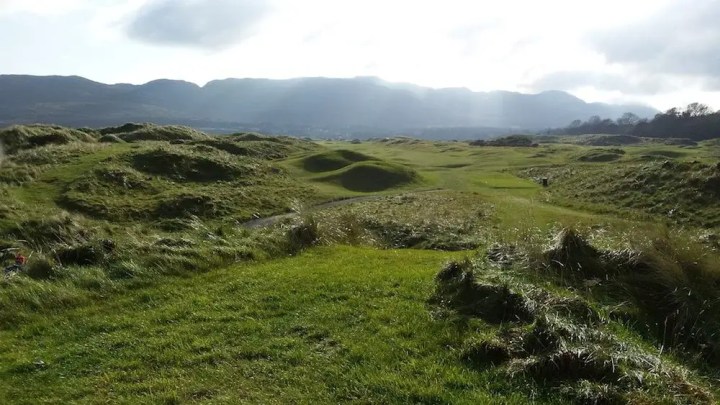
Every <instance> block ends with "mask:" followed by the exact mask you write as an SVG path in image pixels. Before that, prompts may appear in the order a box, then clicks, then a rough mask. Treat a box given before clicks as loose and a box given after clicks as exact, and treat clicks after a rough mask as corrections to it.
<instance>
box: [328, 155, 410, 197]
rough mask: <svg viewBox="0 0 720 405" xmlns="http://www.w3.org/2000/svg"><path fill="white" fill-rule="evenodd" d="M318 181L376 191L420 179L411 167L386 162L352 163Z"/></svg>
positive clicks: (359, 189) (347, 187)
mask: <svg viewBox="0 0 720 405" xmlns="http://www.w3.org/2000/svg"><path fill="white" fill-rule="evenodd" d="M318 180H319V181H324V182H331V183H336V184H338V185H340V186H342V187H343V188H345V189H347V190H350V191H358V192H377V191H383V190H388V189H391V188H396V187H401V186H406V185H409V184H412V183H415V182H419V181H420V176H419V175H418V174H417V173H416V172H415V171H414V170H412V169H411V168H409V167H405V166H402V165H398V164H393V163H386V162H359V163H353V164H351V165H349V166H346V167H344V168H342V169H340V170H337V171H335V172H332V173H331V174H329V175H327V176H324V177H321V178H319V179H318Z"/></svg>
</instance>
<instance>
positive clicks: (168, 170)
mask: <svg viewBox="0 0 720 405" xmlns="http://www.w3.org/2000/svg"><path fill="white" fill-rule="evenodd" d="M132 164H133V166H134V167H135V168H136V169H137V170H140V171H142V172H144V173H149V174H154V175H160V176H165V177H167V178H170V179H172V180H175V181H200V182H204V181H230V180H236V179H238V178H240V177H242V176H251V175H253V174H255V168H256V166H257V165H253V164H252V163H251V162H247V163H246V164H245V165H240V164H238V163H237V162H236V161H233V160H231V159H230V158H228V157H223V156H222V155H220V154H215V155H210V154H205V155H200V154H195V153H189V152H188V151H187V150H185V149H181V148H178V147H164V148H157V149H152V150H148V151H145V152H139V153H135V154H133V155H132Z"/></svg>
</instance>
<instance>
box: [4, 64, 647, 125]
mask: <svg viewBox="0 0 720 405" xmlns="http://www.w3.org/2000/svg"><path fill="white" fill-rule="evenodd" d="M625 112H632V113H635V114H637V115H638V116H640V117H651V116H653V115H654V114H655V113H656V112H657V111H656V110H654V109H652V108H650V107H646V106H639V105H612V104H603V103H586V102H585V101H583V100H581V99H579V98H577V97H575V96H572V95H570V94H568V93H565V92H561V91H546V92H542V93H539V94H522V93H516V92H508V91H492V92H473V91H470V90H468V89H465V88H445V89H431V88H427V87H420V86H416V85H412V84H402V83H389V82H386V81H383V80H381V79H378V78H374V77H357V78H352V79H332V78H322V77H318V78H298V79H288V80H271V79H225V80H215V81H211V82H209V83H207V84H206V85H205V86H202V87H201V86H198V85H196V84H194V83H189V82H185V81H179V80H167V79H161V80H155V81H151V82H149V83H146V84H143V85H132V84H103V83H98V82H94V81H91V80H88V79H85V78H82V77H78V76H28V75H0V127H2V126H7V125H11V124H21V123H48V124H50V123H51V124H59V125H67V126H75V127H83V126H87V127H100V126H111V125H118V124H122V123H125V122H154V123H159V124H183V125H190V126H193V127H196V128H200V129H205V130H216V131H218V132H231V131H237V130H258V131H265V132H274V133H290V134H295V135H313V134H315V135H321V136H323V135H327V136H358V137H362V136H374V135H386V134H400V133H406V134H410V135H421V136H422V135H423V134H431V135H430V137H443V136H442V134H455V135H457V134H459V136H460V137H477V135H483V134H486V133H492V132H493V131H495V132H505V133H507V132H513V131H523V130H539V129H544V128H549V127H559V126H565V125H567V124H569V123H570V122H571V121H573V120H575V119H586V118H588V117H590V116H593V115H598V116H601V117H603V118H617V117H619V116H620V115H622V114H623V113H625ZM442 129H447V130H446V131H444V130H442ZM432 134H435V135H432Z"/></svg>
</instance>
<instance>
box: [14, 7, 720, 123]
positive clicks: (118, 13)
mask: <svg viewBox="0 0 720 405" xmlns="http://www.w3.org/2000/svg"><path fill="white" fill-rule="evenodd" d="M718 21H720V0H692V1H691V0H603V1H598V0H587V1H577V0H543V1H535V0H502V1H499V0H494V1H484V0H443V1H439V0H438V1H429V0H428V1H423V0H414V1H412V0H302V1H299V0H203V1H201V0H0V58H1V59H0V73H2V74H7V73H13V74H34V75H51V74H56V75H80V76H84V77H87V78H89V79H92V80H96V81H100V82H105V83H119V82H123V83H136V84H140V83H144V82H147V81H150V80H153V79H157V78H171V79H183V80H187V81H191V82H195V83H198V84H200V85H203V84H205V83H206V82H207V81H209V80H213V79H222V78H227V77H267V78H291V77H302V76H328V77H354V76H378V77H381V78H383V79H385V80H388V81H400V82H410V83H416V84H420V85H424V86H430V87H467V88H470V89H472V90H476V91H488V90H511V91H522V92H539V91H543V90H550V89H553V90H566V91H569V92H570V93H572V94H575V95H577V96H579V97H581V98H583V99H585V100H588V101H605V102H620V101H622V102H628V101H631V102H641V103H646V104H649V105H652V106H654V107H656V108H659V109H661V110H665V109H667V108H670V107H673V106H683V105H686V104H688V103H690V102H692V101H699V102H704V103H707V104H710V105H711V106H712V107H713V108H714V109H720V23H718Z"/></svg>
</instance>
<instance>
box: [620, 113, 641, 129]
mask: <svg viewBox="0 0 720 405" xmlns="http://www.w3.org/2000/svg"><path fill="white" fill-rule="evenodd" d="M638 122H640V117H638V116H637V115H635V114H633V113H631V112H626V113H625V114H623V115H622V117H620V118H618V119H617V124H618V125H620V126H627V125H635V124H637V123H638Z"/></svg>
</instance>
